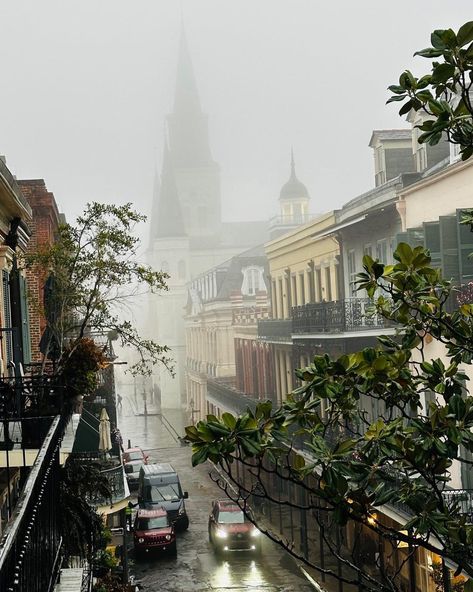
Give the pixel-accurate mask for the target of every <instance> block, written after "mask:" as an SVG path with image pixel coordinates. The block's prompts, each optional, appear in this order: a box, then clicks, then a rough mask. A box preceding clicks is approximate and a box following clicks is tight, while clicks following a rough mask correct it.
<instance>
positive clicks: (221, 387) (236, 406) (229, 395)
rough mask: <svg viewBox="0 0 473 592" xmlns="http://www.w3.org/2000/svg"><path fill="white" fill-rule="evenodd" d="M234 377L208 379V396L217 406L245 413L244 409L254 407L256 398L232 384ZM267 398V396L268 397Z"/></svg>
mask: <svg viewBox="0 0 473 592" xmlns="http://www.w3.org/2000/svg"><path fill="white" fill-rule="evenodd" d="M233 381H234V379H233V378H232V379H219V380H216V379H209V380H208V381H207V394H208V397H209V398H211V399H213V401H214V402H216V403H217V404H218V405H219V407H222V408H223V409H228V410H229V411H230V412H232V413H245V411H246V409H247V408H248V407H249V408H250V409H254V408H255V407H256V405H257V403H258V399H254V398H253V397H249V396H248V395H245V394H244V393H242V392H240V391H239V390H237V389H236V388H235V387H234V386H233ZM268 398H269V397H268Z"/></svg>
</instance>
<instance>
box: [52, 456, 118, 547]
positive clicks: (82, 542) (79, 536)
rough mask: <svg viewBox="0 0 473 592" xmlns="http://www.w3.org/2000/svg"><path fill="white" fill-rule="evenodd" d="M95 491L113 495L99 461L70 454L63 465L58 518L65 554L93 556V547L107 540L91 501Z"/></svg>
mask: <svg viewBox="0 0 473 592" xmlns="http://www.w3.org/2000/svg"><path fill="white" fill-rule="evenodd" d="M95 495H98V496H100V497H103V498H105V499H110V497H111V492H110V488H109V485H108V482H107V480H106V479H104V477H103V475H102V474H101V473H100V465H99V464H97V463H93V462H83V461H81V460H75V459H74V458H73V457H71V456H70V457H69V458H68V459H67V460H66V462H65V464H64V466H63V467H62V469H61V482H60V496H61V511H60V512H59V519H60V526H61V531H62V536H63V541H64V549H65V553H66V557H72V556H79V557H84V558H90V555H91V553H92V552H93V551H94V549H100V548H104V547H105V545H106V544H107V540H108V538H109V532H107V531H104V528H103V522H102V519H101V517H100V516H99V515H98V514H97V513H96V511H95V509H94V508H93V507H92V505H91V504H90V502H89V500H90V499H91V498H92V497H93V496H95Z"/></svg>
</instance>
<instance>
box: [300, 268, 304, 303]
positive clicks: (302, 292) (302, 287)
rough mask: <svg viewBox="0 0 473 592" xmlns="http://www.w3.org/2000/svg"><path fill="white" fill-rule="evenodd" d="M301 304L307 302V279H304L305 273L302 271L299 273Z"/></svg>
mask: <svg viewBox="0 0 473 592" xmlns="http://www.w3.org/2000/svg"><path fill="white" fill-rule="evenodd" d="M299 294H300V299H299V304H305V281H304V274H303V273H301V274H300V275H299Z"/></svg>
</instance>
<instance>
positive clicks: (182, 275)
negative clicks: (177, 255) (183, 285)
mask: <svg viewBox="0 0 473 592" xmlns="http://www.w3.org/2000/svg"><path fill="white" fill-rule="evenodd" d="M177 277H178V278H179V279H180V280H185V279H186V262H185V261H184V260H183V259H181V260H180V261H179V263H178V264H177Z"/></svg>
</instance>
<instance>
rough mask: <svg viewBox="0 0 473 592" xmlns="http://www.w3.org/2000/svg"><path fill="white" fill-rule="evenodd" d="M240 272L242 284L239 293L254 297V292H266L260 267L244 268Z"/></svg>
mask: <svg viewBox="0 0 473 592" xmlns="http://www.w3.org/2000/svg"><path fill="white" fill-rule="evenodd" d="M242 272H243V283H242V285H241V293H242V294H243V295H244V296H254V295H255V294H256V292H260V291H265V290H266V286H265V283H264V277H263V268H262V267H256V266H252V267H246V268H245V269H242Z"/></svg>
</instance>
